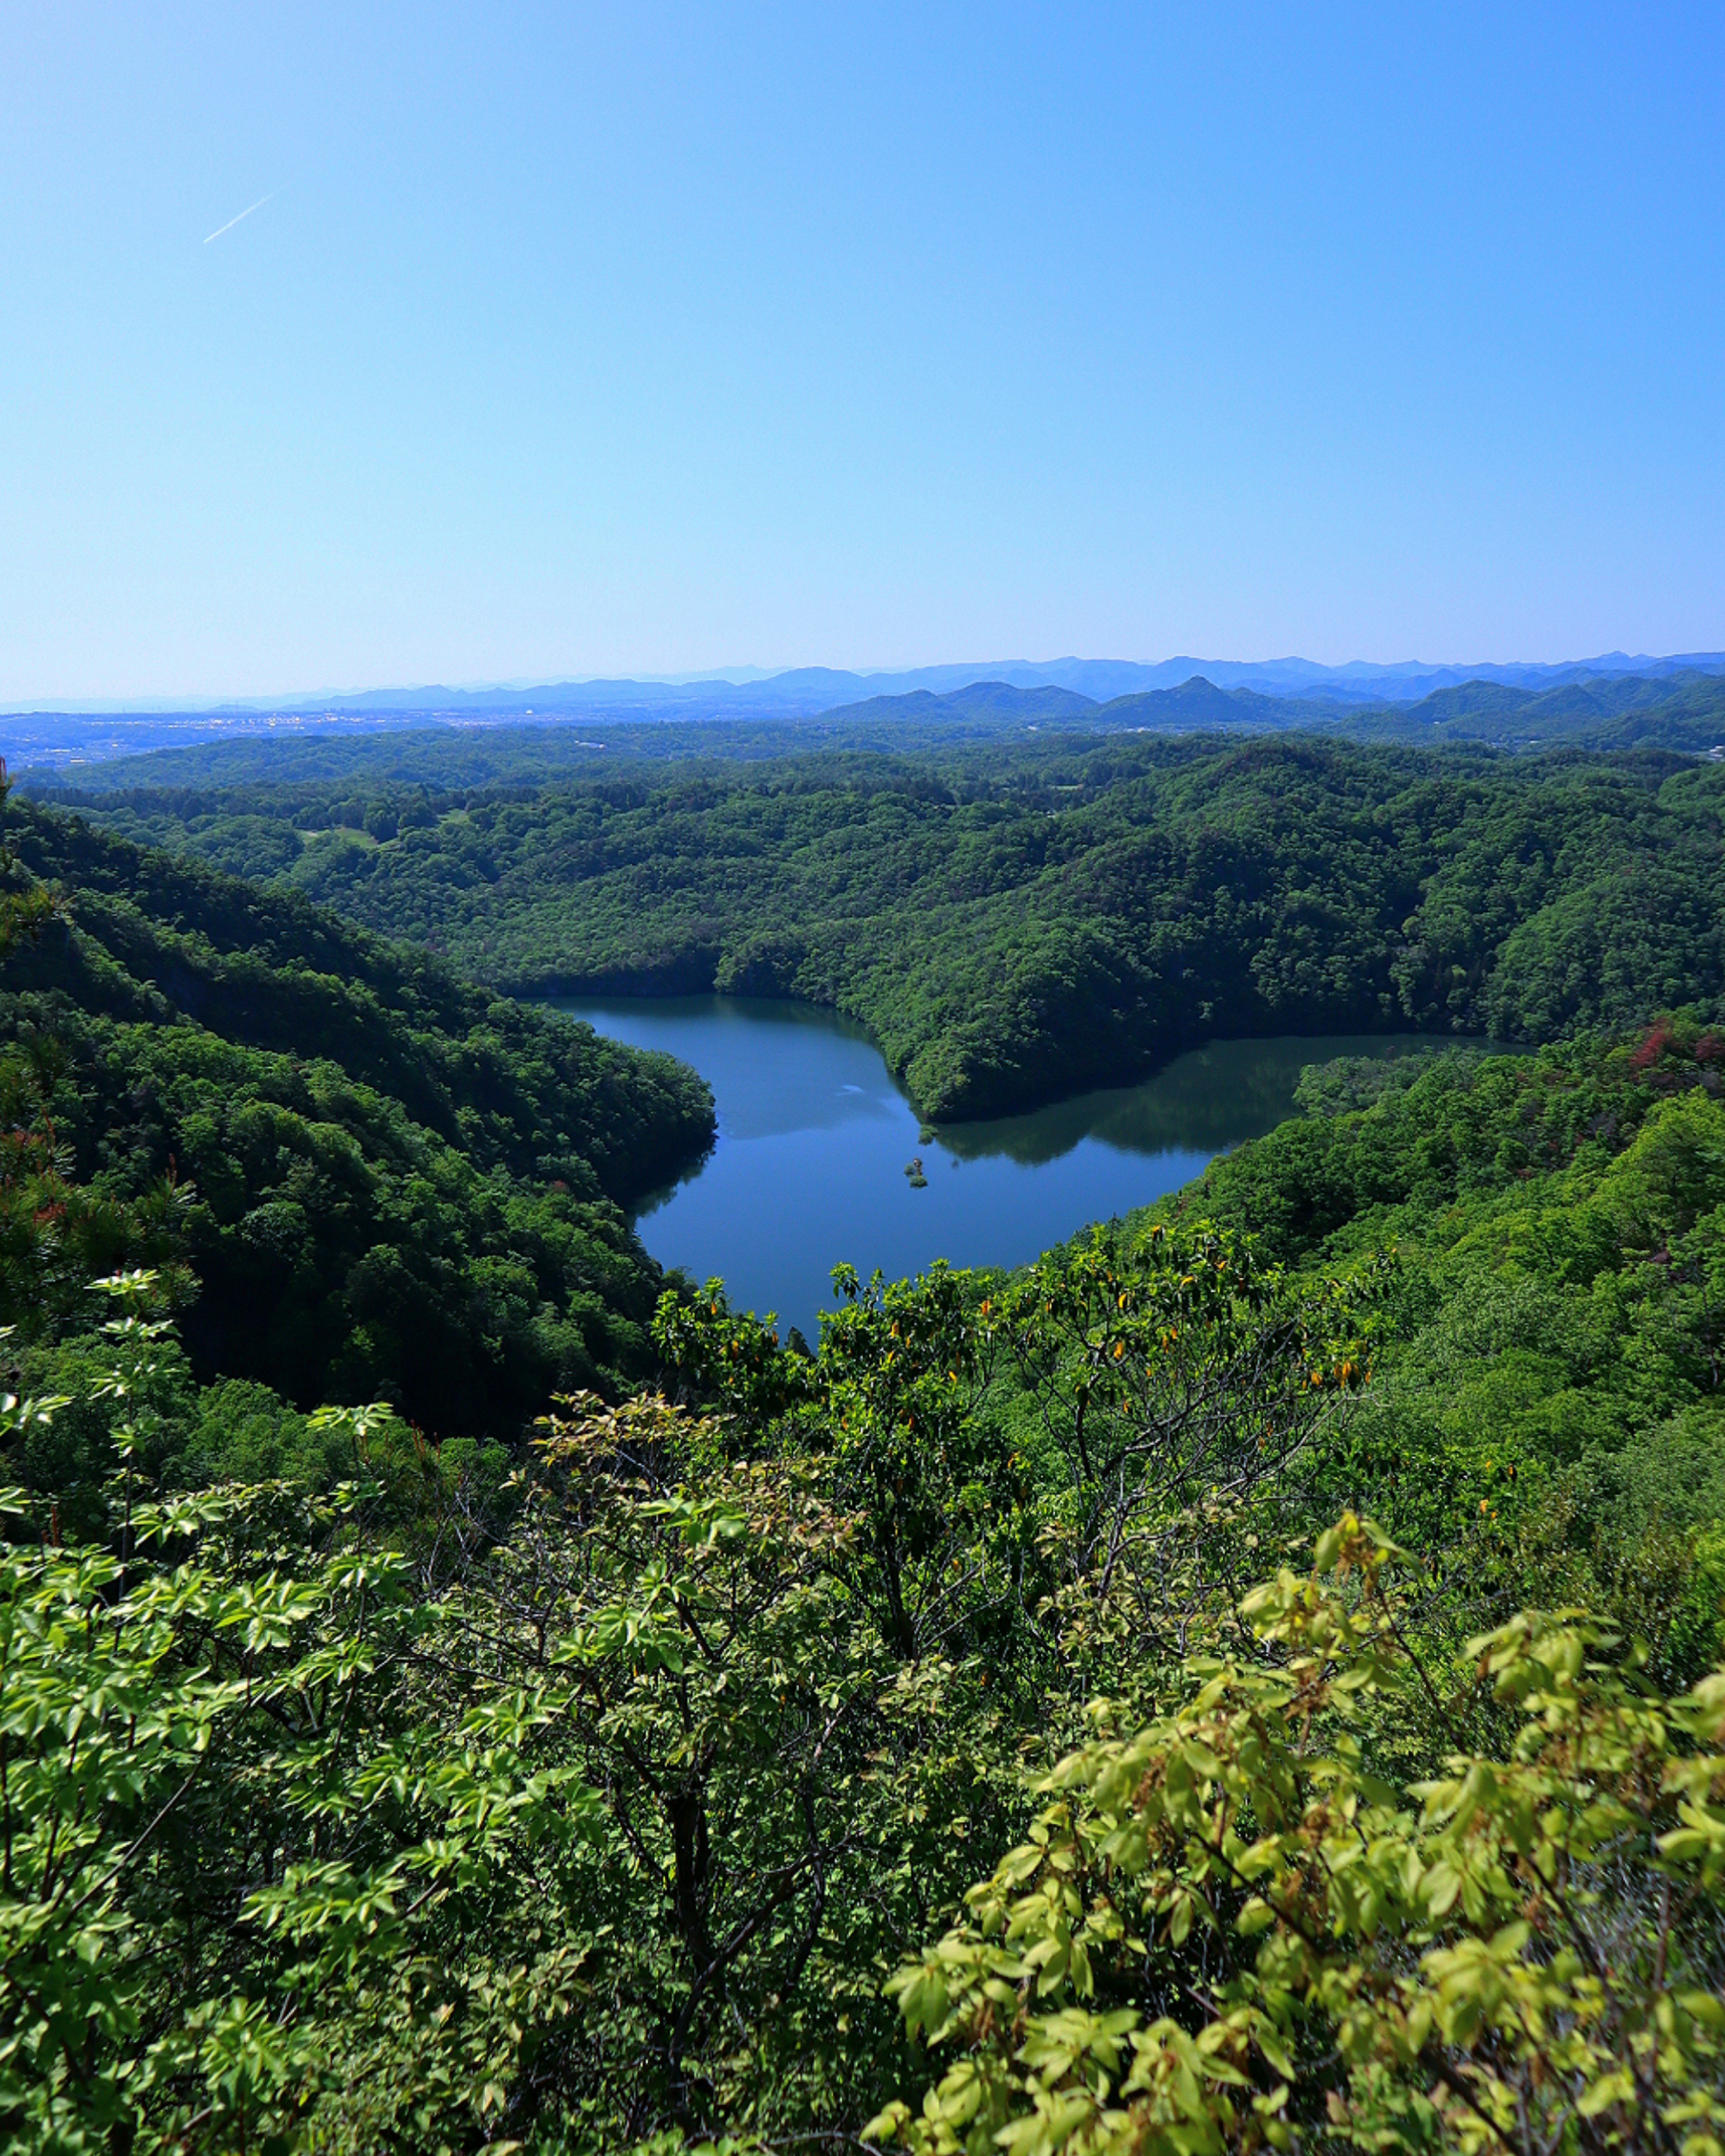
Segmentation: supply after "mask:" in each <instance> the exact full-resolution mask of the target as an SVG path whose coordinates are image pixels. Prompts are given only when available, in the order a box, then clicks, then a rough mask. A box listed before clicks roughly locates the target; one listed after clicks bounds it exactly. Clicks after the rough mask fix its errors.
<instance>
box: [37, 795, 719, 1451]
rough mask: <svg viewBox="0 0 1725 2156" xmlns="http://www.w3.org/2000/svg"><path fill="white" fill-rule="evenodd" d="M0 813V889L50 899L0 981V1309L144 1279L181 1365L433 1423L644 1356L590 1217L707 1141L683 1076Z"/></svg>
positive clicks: (246, 901)
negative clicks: (150, 1281) (46, 886)
mask: <svg viewBox="0 0 1725 2156" xmlns="http://www.w3.org/2000/svg"><path fill="white" fill-rule="evenodd" d="M13 824H14V829H13V838H14V840H15V843H16V849H17V856H18V862H19V863H26V864H28V871H24V870H20V869H18V868H17V867H15V868H14V870H13V874H14V875H18V874H20V873H25V872H28V873H29V874H31V875H35V876H36V877H39V878H42V877H54V878H57V879H58V880H59V888H60V892H61V896H59V900H58V901H57V911H56V913H55V916H54V918H53V919H52V920H51V921H49V924H48V925H47V927H45V928H44V930H43V932H41V934H40V935H39V937H38V938H37V939H36V941H35V942H34V943H33V944H32V945H29V946H28V947H21V948H19V949H18V950H15V951H14V952H13V953H12V955H11V957H9V959H8V960H7V961H6V962H5V971H4V974H3V977H0V979H3V983H4V992H3V993H0V1111H3V1112H4V1113H5V1114H6V1116H7V1119H8V1121H9V1122H10V1123H11V1126H12V1132H11V1136H10V1137H9V1138H8V1142H7V1150H6V1152H5V1153H4V1155H3V1158H0V1242H3V1247H4V1250H5V1252H6V1255H7V1257H8V1264H7V1265H6V1269H5V1273H4V1276H3V1288H0V1301H4V1302H5V1303H6V1306H7V1307H6V1309H5V1311H4V1312H3V1313H0V1315H3V1316H5V1317H9V1319H10V1321H11V1322H13V1324H14V1325H16V1326H18V1327H19V1328H20V1329H21V1331H22V1332H23V1333H24V1334H25V1335H27V1336H28V1335H32V1334H39V1333H42V1332H44V1331H46V1332H53V1331H54V1330H55V1329H57V1328H59V1327H63V1326H64V1325H65V1324H66V1323H68V1322H73V1321H74V1319H75V1317H76V1304H77V1299H78V1297H79V1296H80V1294H81V1290H82V1282H83V1281H85V1280H87V1279H88V1278H89V1277H90V1275H91V1274H92V1273H93V1272H97V1271H103V1270H110V1269H111V1268H112V1267H114V1266H116V1265H120V1264H121V1263H131V1264H134V1265H136V1264H148V1265H157V1266H161V1265H164V1264H167V1263H172V1264H173V1265H177V1267H178V1268H179V1278H178V1293H177V1300H178V1301H179V1302H180V1303H181V1304H182V1306H187V1315H186V1318H185V1332H186V1337H187V1342H188V1345H189V1347H190V1348H191V1351H192V1354H193V1363H194V1365H195V1367H196V1368H197V1369H198V1372H199V1373H200V1374H201V1375H208V1374H210V1373H216V1372H219V1373H223V1374H227V1375H230V1376H233V1377H235V1378H247V1379H250V1380H253V1381H254V1382H257V1383H263V1384H265V1385H268V1386H269V1387H270V1388H271V1389H273V1390H274V1391H275V1392H276V1393H279V1394H281V1395H283V1396H284V1397H285V1398H286V1399H290V1400H293V1401H295V1403H297V1404H299V1405H300V1406H301V1407H309V1406H311V1405H312V1404H315V1403H316V1401H317V1400H319V1399H324V1398H327V1397H331V1396H345V1397H346V1398H348V1399H368V1398H371V1397H373V1396H374V1395H376V1394H377V1393H378V1392H379V1391H382V1390H388V1391H389V1392H391V1393H392V1394H393V1396H394V1397H395V1399H397V1401H398V1404H400V1405H401V1406H402V1407H403V1409H404V1410H405V1411H406V1412H407V1413H408V1414H410V1415H411V1416H412V1417H413V1419H416V1420H418V1421H419V1422H420V1423H422V1424H424V1425H425V1426H426V1427H427V1428H429V1429H430V1430H433V1431H434V1432H436V1433H438V1434H450V1435H453V1434H455V1433H457V1432H467V1433H483V1432H495V1433H501V1434H502V1435H509V1436H513V1435H516V1433H517V1432H518V1431H519V1430H521V1428H522V1426H523V1425H524V1424H526V1422H528V1421H529V1420H531V1418H532V1416H533V1415H534V1414H536V1413H537V1412H538V1411H539V1410H540V1409H542V1407H543V1405H544V1404H545V1402H546V1400H547V1399H548V1398H549V1396H550V1394H552V1391H553V1390H554V1389H557V1387H558V1386H560V1385H561V1386H563V1387H568V1386H572V1385H597V1386H599V1387H601V1388H603V1389H607V1390H610V1391H616V1390H619V1389H622V1388H623V1387H624V1386H625V1385H626V1384H627V1383H629V1381H630V1380H631V1378H634V1377H635V1376H638V1375H639V1373H642V1372H643V1371H644V1370H645V1369H646V1368H647V1367H648V1366H649V1363H650V1359H651V1351H650V1346H649V1340H648V1334H647V1327H648V1324H649V1320H650V1317H651V1314H652V1311H653V1306H654V1303H655V1300H656V1297H657V1294H658V1292H659V1286H660V1280H659V1275H658V1271H657V1268H656V1267H655V1266H654V1265H652V1264H651V1262H650V1261H649V1260H648V1259H647V1257H646V1256H645V1254H644V1252H643V1251H642V1250H641V1248H640V1245H639V1243H638V1242H637V1241H636V1240H635V1238H634V1235H633V1234H632V1232H631V1231H630V1229H629V1225H628V1222H627V1219H626V1217H625V1215H624V1211H623V1206H624V1204H626V1203H628V1202H629V1200H630V1199H633V1198H634V1197H635V1196H637V1195H638V1194H639V1192H640V1190H641V1189H642V1188H644V1187H649V1186H650V1185H651V1184H652V1183H655V1181H657V1180H659V1179H660V1178H663V1177H664V1176H665V1174H667V1173H672V1172H674V1171H675V1168H676V1167H677V1166H678V1165H680V1164H681V1163H684V1162H686V1160H687V1159H689V1158H691V1155H693V1154H696V1153H698V1152H699V1151H700V1150H701V1147H704V1146H705V1145H706V1143H707V1142H708V1141H709V1139H710V1137H711V1129H712V1109H711V1097H710V1096H709V1095H708V1094H707V1091H706V1088H705V1086H702V1085H701V1081H699V1080H697V1079H696V1077H695V1076H694V1074H693V1073H692V1072H690V1071H687V1070H684V1069H683V1068H682V1067H681V1066H680V1065H677V1064H675V1063H674V1062H672V1061H671V1060H670V1058H669V1057H665V1056H653V1055H637V1054H635V1053H634V1052H633V1051H631V1050H627V1049H624V1048H621V1047H619V1045H617V1044H615V1043H614V1042H610V1041H603V1040H601V1039H599V1038H598V1036H597V1035H596V1034H593V1032H592V1031H591V1030H590V1029H588V1028H585V1027H578V1026H575V1025H572V1024H567V1023H564V1022H562V1021H559V1020H557V1019H552V1018H549V1017H547V1016H545V1015H543V1014H537V1013H534V1012H531V1011H528V1010H525V1009H521V1007H519V1006H517V1005H515V1004H508V1003H501V1002H498V1001H496V1000H495V999H494V998H489V997H487V996H485V995H484V994H482V993H480V992H478V991H476V990H474V989H471V988H466V987H465V986H464V985H463V984H461V983H459V982H457V981H455V980H454V978H452V977H450V976H449V975H448V974H446V973H444V972H443V970H442V969H441V968H439V967H438V966H437V965H435V964H434V962H429V961H428V960H426V959H424V958H423V957H413V956H411V955H408V954H404V953H400V952H393V951H391V950H390V949H389V948H388V947H385V946H382V945H380V944H378V943H377V942H375V940H374V939H372V938H371V937H367V936H365V935H363V934H362V933H361V932H357V931H355V930H353V929H351V928H347V927H342V926H341V925H340V924H338V923H336V922H334V921H331V920H330V919H329V918H328V917H327V916H320V915H318V914H317V913H316V911H313V910H312V909H311V908H310V907H309V906H305V904H304V903H303V901H282V900H272V899H270V898H267V897H264V896H261V895H259V894H258V893H257V892H255V891H250V890H248V889H247V888H246V887H245V886H244V885H237V884H234V883H233V882H231V881H229V880H226V879H223V878H222V877H219V876H216V875H212V874H210V873H208V871H205V870H198V869H196V868H192V867H188V866H186V865H173V864H170V863H167V862H166V861H165V860H162V859H160V858H159V857H153V856H150V855H141V854H139V853H137V852H136V850H134V849H132V848H131V847H129V846H127V845H125V844H122V843H121V842H119V841H117V840H115V839H110V838H106V837H104V836H100V835H99V834H94V833H91V832H90V831H88V830H87V829H86V830H80V829H78V828H76V827H74V825H71V824H68V823H67V822H66V821H65V820H64V819H59V818H56V817H53V816H49V815H44V814H42V813H40V812H27V813H26V814H25V815H24V816H23V818H22V819H20V818H18V817H17V816H16V815H15V816H14V819H13ZM30 888H33V889H40V888H43V885H41V884H40V883H37V884H33V885H31V886H30ZM194 1297H195V1299H194Z"/></svg>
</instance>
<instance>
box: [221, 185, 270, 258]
mask: <svg viewBox="0 0 1725 2156" xmlns="http://www.w3.org/2000/svg"><path fill="white" fill-rule="evenodd" d="M280 193H281V189H280V187H271V189H270V192H269V193H268V194H267V195H259V197H258V199H257V200H256V201H255V202H254V203H253V204H252V205H251V208H249V209H243V210H241V212H240V213H239V217H230V218H228V222H227V223H225V224H218V226H217V227H216V228H215V230H214V231H213V232H211V233H207V234H205V235H204V242H203V244H204V245H205V246H206V247H208V245H209V244H210V241H211V240H213V239H220V238H221V236H222V234H223V233H224V232H232V231H233V229H234V226H235V225H236V224H238V223H239V218H242V217H249V216H250V215H251V213H252V210H254V209H262V208H263V207H264V203H266V202H274V201H275V198H276V197H277V196H278V195H279V194H280Z"/></svg>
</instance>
